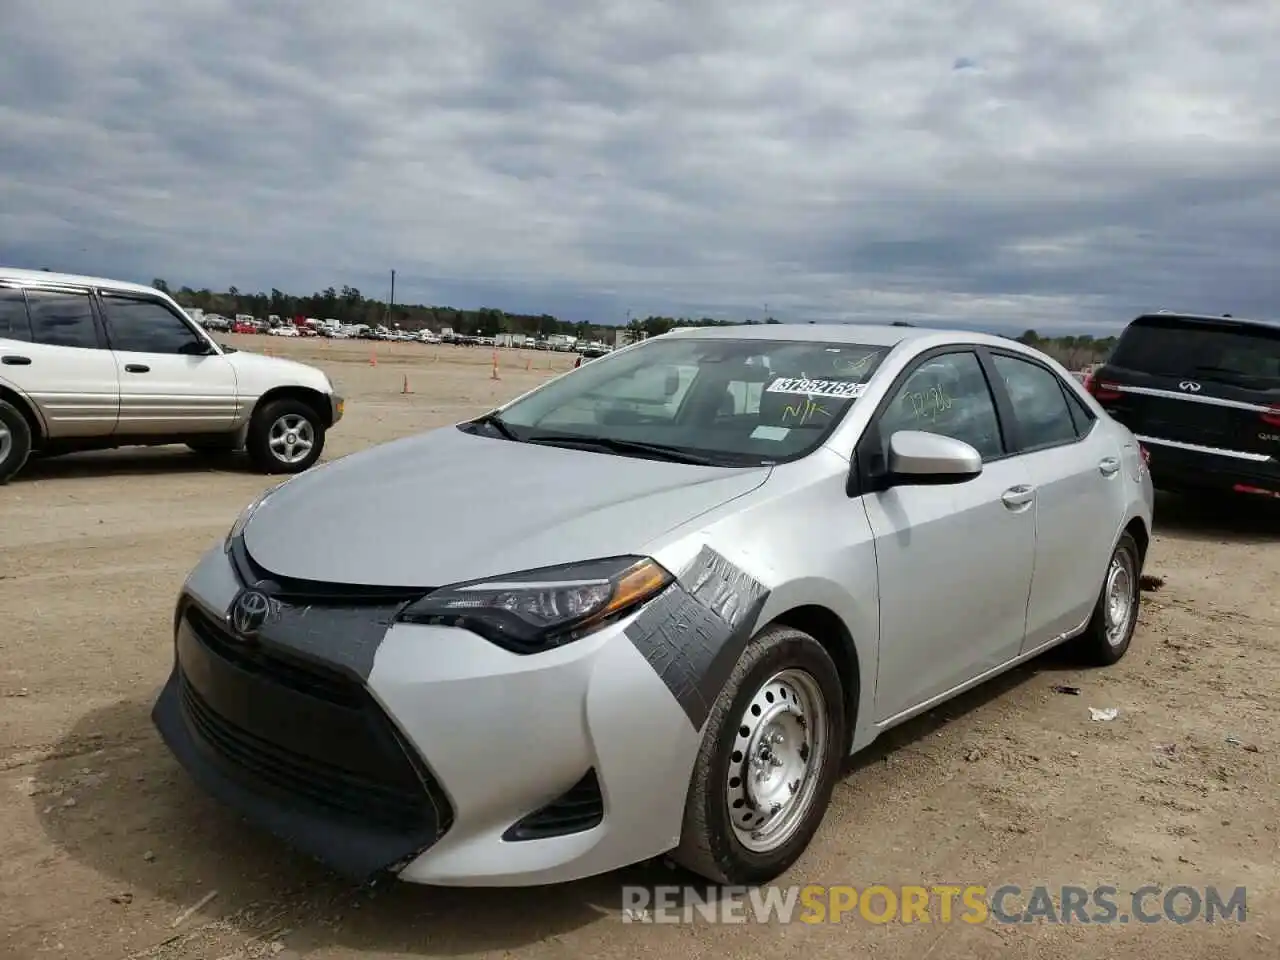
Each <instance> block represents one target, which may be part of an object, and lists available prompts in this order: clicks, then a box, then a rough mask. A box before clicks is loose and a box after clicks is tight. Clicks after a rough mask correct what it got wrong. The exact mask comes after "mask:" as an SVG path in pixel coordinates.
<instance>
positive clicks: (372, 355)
mask: <svg viewBox="0 0 1280 960" xmlns="http://www.w3.org/2000/svg"><path fill="white" fill-rule="evenodd" d="M377 365H378V351H377V350H370V351H369V366H371V367H376V366H377Z"/></svg>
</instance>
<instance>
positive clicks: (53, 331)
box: [27, 290, 99, 350]
mask: <svg viewBox="0 0 1280 960" xmlns="http://www.w3.org/2000/svg"><path fill="white" fill-rule="evenodd" d="M27 311H28V315H29V316H30V318H31V339H32V340H34V341H35V342H36V343H43V344H46V345H47V346H50V347H80V348H83V349H86V350H96V349H98V346H99V344H98V329H97V326H96V325H95V324H94V322H93V305H92V304H91V303H90V302H89V295H88V294H87V293H79V292H76V293H72V292H68V291H61V290H28V291H27Z"/></svg>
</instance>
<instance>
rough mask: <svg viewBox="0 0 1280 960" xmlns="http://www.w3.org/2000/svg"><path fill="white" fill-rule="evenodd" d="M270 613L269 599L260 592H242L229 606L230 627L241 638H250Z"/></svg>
mask: <svg viewBox="0 0 1280 960" xmlns="http://www.w3.org/2000/svg"><path fill="white" fill-rule="evenodd" d="M270 612H271V598H270V597H268V596H267V595H266V594H265V593H263V592H262V591H261V590H252V589H250V590H244V591H242V592H241V594H240V596H238V597H236V599H235V602H234V603H232V604H231V617H230V619H231V626H232V628H233V629H234V630H235V632H236V633H238V634H240V635H241V636H243V637H252V636H253V635H254V634H255V633H257V632H258V630H259V629H261V627H262V624H263V623H264V622H266V619H267V614H268V613H270Z"/></svg>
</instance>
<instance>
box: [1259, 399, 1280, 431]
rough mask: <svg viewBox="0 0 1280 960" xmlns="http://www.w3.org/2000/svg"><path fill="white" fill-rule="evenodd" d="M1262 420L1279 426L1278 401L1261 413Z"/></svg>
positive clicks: (1279, 404)
mask: <svg viewBox="0 0 1280 960" xmlns="http://www.w3.org/2000/svg"><path fill="white" fill-rule="evenodd" d="M1262 422H1263V423H1265V424H1267V425H1268V426H1271V427H1280V403H1273V404H1272V405H1271V409H1270V410H1268V411H1267V412H1266V413H1264V414H1263V415H1262Z"/></svg>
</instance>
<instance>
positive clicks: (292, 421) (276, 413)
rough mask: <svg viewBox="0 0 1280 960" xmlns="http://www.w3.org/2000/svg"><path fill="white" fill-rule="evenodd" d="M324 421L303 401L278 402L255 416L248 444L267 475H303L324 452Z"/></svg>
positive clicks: (251, 454) (287, 400)
mask: <svg viewBox="0 0 1280 960" xmlns="http://www.w3.org/2000/svg"><path fill="white" fill-rule="evenodd" d="M324 438H325V426H324V421H322V420H321V419H320V417H319V416H318V415H317V414H316V411H315V410H314V409H312V408H311V407H310V406H309V405H307V404H305V403H303V402H302V401H301V400H290V399H286V400H274V401H272V402H271V403H268V404H266V405H264V406H262V407H261V408H259V409H258V410H256V411H255V412H254V414H253V420H252V421H250V423H249V436H248V442H247V444H246V446H247V448H248V451H249V458H250V460H251V461H252V462H253V465H254V466H255V467H256V468H257V469H258V470H260V471H261V472H263V473H301V472H302V471H304V470H307V469H309V468H310V467H311V466H312V465H313V464H314V463H315V462H316V461H317V460H319V459H320V454H321V452H322V451H323V450H324Z"/></svg>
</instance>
